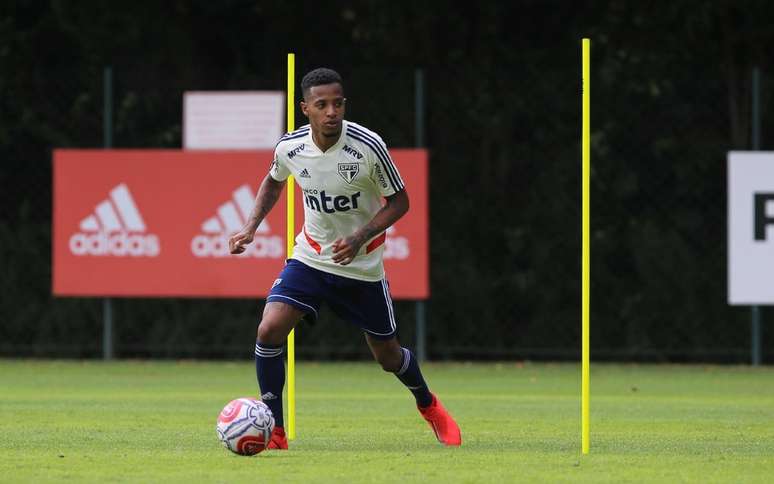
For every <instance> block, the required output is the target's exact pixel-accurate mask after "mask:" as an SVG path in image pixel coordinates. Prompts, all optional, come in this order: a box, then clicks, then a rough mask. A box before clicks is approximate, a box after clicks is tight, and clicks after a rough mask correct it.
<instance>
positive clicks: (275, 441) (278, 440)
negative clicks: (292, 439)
mask: <svg viewBox="0 0 774 484" xmlns="http://www.w3.org/2000/svg"><path fill="white" fill-rule="evenodd" d="M266 448H267V449H270V450H288V438H287V437H286V436H285V429H283V428H282V427H274V430H272V431H271V440H270V441H269V445H268V447H266Z"/></svg>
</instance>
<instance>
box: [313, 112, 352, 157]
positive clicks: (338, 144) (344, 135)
mask: <svg viewBox="0 0 774 484" xmlns="http://www.w3.org/2000/svg"><path fill="white" fill-rule="evenodd" d="M347 124H348V123H347V120H346V119H344V120H342V121H341V135H339V139H338V140H337V141H336V143H334V144H333V146H331V147H330V148H328V150H327V151H325V152H323V151H322V150H320V147H319V146H317V145H316V144H315V142H314V139H312V129H311V128H309V134H307V137H308V139H309V146H311V147H312V149H313V150H314V151H315V153H318V154H321V155H325V154H329V153H333V152H334V151H336V150H338V149H340V148H341V147H342V146H344V141H345V140H346V138H347Z"/></svg>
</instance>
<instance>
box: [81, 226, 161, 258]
mask: <svg viewBox="0 0 774 484" xmlns="http://www.w3.org/2000/svg"><path fill="white" fill-rule="evenodd" d="M70 251H71V252H72V253H73V254H74V255H79V256H81V255H96V256H108V255H114V256H119V257H122V256H132V257H143V256H144V257H156V256H157V255H159V253H161V244H160V243H159V238H158V237H157V236H156V235H153V234H129V233H127V232H116V233H111V234H107V233H105V232H95V233H90V234H86V233H82V232H77V233H75V234H73V236H72V237H70Z"/></svg>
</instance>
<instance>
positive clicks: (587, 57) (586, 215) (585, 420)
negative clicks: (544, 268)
mask: <svg viewBox="0 0 774 484" xmlns="http://www.w3.org/2000/svg"><path fill="white" fill-rule="evenodd" d="M582 51H583V55H582V57H583V68H582V70H583V128H582V135H581V138H582V139H581V151H582V154H581V157H582V164H583V169H582V182H581V184H582V186H583V187H582V205H583V207H582V212H583V221H582V222H581V224H582V233H583V235H582V239H583V241H582V243H581V292H582V294H581V325H582V331H581V332H582V338H581V339H582V343H581V345H582V350H581V354H582V356H581V359H582V362H581V400H582V401H581V452H582V453H583V454H588V453H589V376H590V358H589V319H590V308H591V245H590V244H591V239H590V236H589V232H590V228H591V193H590V192H591V183H590V177H591V140H590V138H591V113H590V112H589V111H590V109H591V102H590V101H591V79H590V72H591V69H590V64H591V41H590V40H589V39H583V41H582Z"/></svg>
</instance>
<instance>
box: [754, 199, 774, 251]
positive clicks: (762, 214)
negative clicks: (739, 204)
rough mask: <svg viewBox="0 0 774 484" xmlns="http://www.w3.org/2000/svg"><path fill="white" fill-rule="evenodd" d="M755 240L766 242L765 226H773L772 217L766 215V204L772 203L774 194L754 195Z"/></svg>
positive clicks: (773, 218)
mask: <svg viewBox="0 0 774 484" xmlns="http://www.w3.org/2000/svg"><path fill="white" fill-rule="evenodd" d="M754 197H755V215H754V218H755V240H766V226H767V225H774V216H771V217H769V216H767V215H766V202H768V201H773V202H774V193H755V194H754Z"/></svg>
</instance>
